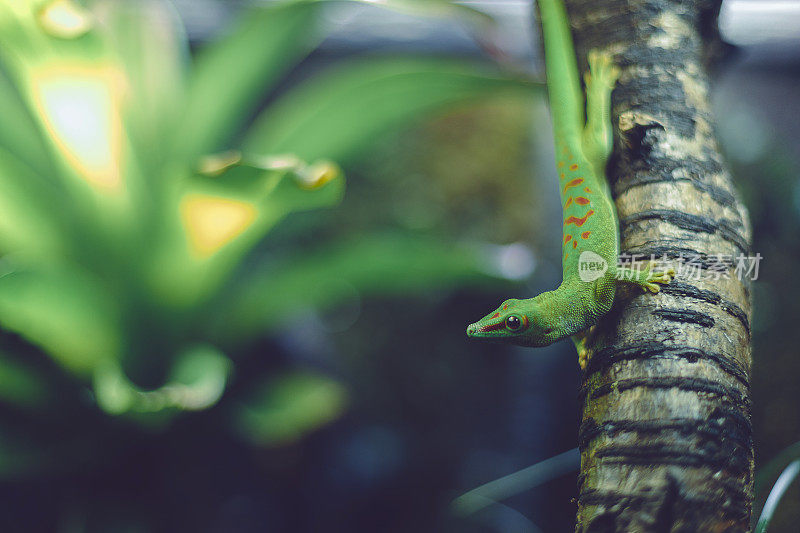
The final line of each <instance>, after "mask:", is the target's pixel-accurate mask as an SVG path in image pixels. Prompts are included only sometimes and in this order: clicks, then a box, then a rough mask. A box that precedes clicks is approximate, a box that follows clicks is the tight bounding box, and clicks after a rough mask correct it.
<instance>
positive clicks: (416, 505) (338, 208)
mask: <svg viewBox="0 0 800 533" xmlns="http://www.w3.org/2000/svg"><path fill="white" fill-rule="evenodd" d="M185 4H186V3H185V2H175V3H174V4H173V3H170V2H166V1H161V0H147V1H123V0H97V1H87V2H74V1H72V0H48V1H45V0H25V1H19V2H12V3H4V4H3V5H2V6H0V117H2V119H1V120H0V251H1V252H2V254H3V255H2V260H1V261H2V262H1V263H0V264H1V265H2V270H0V327H2V331H0V529H2V531H25V532H31V531H34V532H35V531H59V532H61V531H63V532H84V531H87V532H89V531H92V532H93V531H102V532H105V531H130V532H140V531H141V532H149V531H214V532H216V531H219V532H231V531H236V532H248V531H276V532H278V531H280V532H283V531H287V532H288V531H298V532H301V531H387V532H388V531H397V532H401V531H402V532H405V531H476V532H483V531H504V532H505V531H540V530H541V531H564V530H568V529H571V528H572V522H573V515H574V508H573V504H572V503H571V501H570V499H571V498H572V497H573V496H574V491H575V481H576V480H575V470H576V469H577V459H576V458H575V456H573V455H569V454H568V455H566V456H563V457H564V458H563V460H562V459H559V461H560V462H559V464H558V466H557V467H555V468H554V469H552V471H551V472H550V473H549V474H541V473H540V474H536V475H535V476H533V477H530V476H529V477H528V478H527V480H526V481H525V482H523V483H522V484H521V485H520V487H521V488H517V489H515V490H512V491H510V493H512V495H511V496H510V497H509V498H507V499H504V500H503V502H502V503H497V504H493V505H489V506H487V507H485V508H484V509H482V510H480V511H477V512H474V513H471V514H467V515H466V516H465V515H464V514H463V513H461V514H459V513H457V512H454V511H453V508H452V507H451V502H452V500H453V499H454V498H456V497H457V496H459V495H460V494H463V493H464V492H466V491H468V490H469V489H472V488H474V487H476V486H478V485H481V484H483V483H485V482H487V481H490V480H493V479H496V478H499V477H501V476H504V475H506V474H509V473H512V472H515V471H518V470H520V469H522V468H524V467H527V466H529V465H531V464H533V463H536V462H538V461H541V460H544V459H547V458H549V457H552V456H556V455H557V454H560V453H561V452H564V451H566V450H569V449H571V448H573V447H574V446H575V433H576V425H577V422H576V421H577V409H578V405H577V392H576V391H577V387H578V384H579V376H578V372H577V366H576V365H575V360H574V359H575V357H574V351H573V349H572V348H571V346H568V345H566V344H558V345H555V346H551V347H548V348H545V349H539V350H536V352H535V353H533V352H531V351H530V350H524V349H517V348H513V347H503V346H491V345H481V344H473V343H468V342H467V341H466V337H465V335H464V327H465V325H466V324H467V323H469V322H471V321H473V320H474V319H475V318H476V317H478V316H481V315H482V314H483V313H484V312H485V310H486V308H487V306H488V307H491V306H492V305H494V304H495V303H497V302H498V301H500V300H502V299H504V298H506V297H508V296H509V295H511V294H517V295H519V296H525V295H528V294H534V293H537V292H540V291H542V290H547V289H549V288H551V287H552V286H554V285H555V284H556V283H557V282H558V280H559V277H560V263H559V259H560V254H559V249H558V243H559V240H558V239H556V238H554V237H553V236H554V235H558V234H559V229H558V228H559V222H560V205H559V203H558V195H557V191H556V190H555V188H554V187H552V184H553V183H556V181H555V180H554V179H553V171H554V168H553V165H552V161H553V157H552V147H551V142H552V141H551V132H550V127H549V122H548V121H549V118H548V113H547V108H546V104H545V99H544V93H543V91H542V90H541V84H540V83H538V82H537V81H536V80H537V79H541V76H536V75H535V73H534V74H531V73H529V67H528V65H529V64H533V63H534V62H535V61H534V60H533V52H532V50H533V49H534V48H533V47H532V46H531V45H530V43H527V44H526V45H525V46H524V47H523V49H524V50H525V52H523V55H521V56H520V55H519V53H517V54H516V55H515V54H514V53H511V52H509V51H512V52H513V49H514V46H513V45H511V44H509V43H508V42H506V40H504V35H503V30H504V28H507V26H501V25H500V24H499V23H498V20H497V19H495V20H493V19H492V18H490V17H488V16H487V15H485V14H484V13H483V12H482V11H478V10H475V9H472V8H470V7H465V6H464V5H462V4H451V3H449V2H444V1H441V2H440V1H424V0H391V1H386V2H381V4H382V6H381V7H367V6H359V2H355V1H351V2H324V1H294V2H285V3H267V4H258V5H254V6H242V5H240V3H225V2H218V3H215V4H213V5H214V6H215V9H216V11H213V13H215V14H218V15H219V16H216V15H215V16H212V17H210V19H211V22H209V17H206V18H205V19H203V21H204V22H203V23H198V22H197V21H194V22H192V18H191V17H192V16H193V14H194V16H197V15H196V13H198V12H201V11H202V9H201V7H205V8H208V5H209V2H198V3H197V4H194V5H193V6H186V5H185ZM174 6H178V7H181V8H182V11H181V15H183V17H181V16H179V14H178V12H176V11H175V10H174ZM489 11H491V10H489ZM364 13H366V14H367V15H366V16H367V17H368V20H371V21H372V22H376V21H377V23H375V24H374V26H376V27H377V30H375V31H376V32H378V33H380V32H384V33H387V34H388V33H391V32H392V31H395V34H397V33H398V32H397V30H396V29H394V30H393V26H392V24H393V22H392V21H395V22H396V21H401V22H402V21H404V20H405V22H404V24H405V26H402V27H404V28H406V29H408V28H412V29H415V30H416V31H410V32H409V35H404V36H403V38H402V39H398V38H396V37H397V36H396V35H395V36H394V37H395V38H392V39H388V40H386V41H380V42H378V43H377V44H376V41H374V40H373V41H369V38H370V37H369V36H366V37H365V36H363V35H362V36H361V37H363V38H364V39H366V40H359V35H358V32H357V31H354V30H353V29H352V28H353V27H358V26H357V24H358V20H360V19H359V18H358V17H361V16H364V15H363V14H364ZM526 16H527V15H526ZM187 17H188V18H187ZM370 17H371V18H370ZM393 17H394V18H393ZM397 17H400V18H397ZM403 17H405V18H403ZM518 18H519V17H518ZM527 20H528V19H527V18H526V19H525V20H522V21H519V20H518V21H517V22H519V23H524V24H527ZM342 21H345V24H344V27H345V28H347V27H349V28H351V29H350V32H351V33H352V34H353V35H350V34H348V33H347V31H345V32H344V35H343V34H342V30H341V27H342V25H343V24H342ZM354 21H355V26H354V25H353V24H354ZM409 21H410V22H409ZM431 21H435V22H431ZM184 22H186V23H187V24H188V25H189V28H190V31H189V32H188V33H187V31H186V29H185V27H184ZM347 23H349V24H350V26H348V25H347ZM371 24H372V23H371ZM429 24H438V26H432V28H434V30H432V32H429V33H428V34H426V33H425V31H424V29H425V28H428V26H427V25H429ZM504 24H506V23H504ZM192 25H194V29H192V28H193V26H192ZM197 28H200V30H198V29H197ZM336 28H339V30H338V31H339V33H338V34H337V33H336V32H337V29H336ZM441 28H445V30H441ZM454 28H455V29H454ZM201 30H202V31H201ZM448 32H449V33H448ZM453 33H456V34H458V35H460V39H461V41H459V42H460V43H462V44H460V45H459V46H455V47H454V46H452V39H451V36H452V34H453ZM431 35H436V36H437V37H432V36H431ZM448 36H450V37H448ZM373 37H374V36H373ZM448 39H450V40H449V41H448ZM448 43H450V44H448ZM465 43H466V44H465ZM525 54H530V55H525ZM744 57H745V60H744V61H742V59H741V56H740V58H739V60H738V61H734V62H732V63H731V66H729V67H728V68H727V69H725V70H723V71H722V72H721V73H720V74H719V75H718V76H717V86H716V88H715V108H716V110H717V115H718V117H719V121H720V124H719V126H720V139H721V141H722V143H723V147H724V149H725V151H726V152H727V153H728V154H729V160H730V162H731V164H732V166H733V169H734V172H735V175H736V178H737V182H738V184H739V187H740V189H741V190H742V192H743V195H744V197H745V201H746V204H747V205H748V206H749V207H750V209H751V215H752V218H753V225H754V232H755V236H756V241H755V250H756V251H759V252H761V253H762V255H763V256H764V257H765V259H764V262H763V264H762V270H761V278H760V279H759V281H758V282H757V283H756V284H755V285H754V287H753V291H754V298H755V304H756V311H755V317H754V323H753V331H754V339H753V341H754V360H755V364H754V380H753V387H754V397H755V400H756V402H755V405H756V407H755V411H754V417H753V418H754V424H755V431H756V441H757V453H758V456H757V457H758V462H759V463H758V464H759V465H762V464H766V463H767V461H768V460H769V459H772V458H775V457H778V456H779V455H780V453H781V451H782V450H786V448H787V446H789V445H791V444H792V443H793V442H796V441H798V440H800V429H799V428H798V424H800V418H798V416H797V415H798V414H797V413H796V412H795V411H796V406H797V405H800V402H798V400H800V398H798V391H797V387H796V383H795V381H796V380H795V379H793V376H797V375H798V373H800V368H798V367H800V358H797V357H794V356H795V353H796V350H795V348H794V346H795V345H796V344H797V343H794V342H792V339H791V337H792V331H794V329H793V328H792V320H793V319H794V318H798V314H797V312H796V307H797V306H796V305H795V300H796V298H798V297H800V294H798V291H797V290H795V289H793V288H792V287H793V285H791V283H790V282H789V280H791V279H792V273H791V269H792V268H793V264H794V261H795V259H797V258H798V250H797V245H798V241H797V239H796V238H794V233H795V232H794V229H793V228H795V227H797V224H798V222H800V220H798V218H800V188H798V180H797V169H798V161H800V142H799V141H798V140H799V139H800V132H798V131H797V125H796V124H795V123H794V122H792V121H786V120H785V117H786V116H792V115H791V114H789V113H786V112H785V111H783V110H784V109H786V108H787V106H791V107H792V108H793V109H795V108H796V107H797V106H798V105H800V100H798V98H797V95H796V94H795V91H793V90H792V89H791V87H794V86H795V84H796V81H797V74H798V70H797V66H798V64H797V57H796V56H795V57H794V59H793V61H794V62H793V63H792V62H791V61H792V60H789V61H788V64H787V62H786V61H784V62H782V63H778V64H765V62H764V61H763V59H761V58H759V56H757V55H756V56H755V58H753V57H750V58H749V59H747V56H746V55H745V56H744ZM782 88H783V89H782ZM776 110H781V111H776ZM794 116H796V114H794ZM345 176H346V181H347V186H346V191H345V184H344V182H345ZM551 189H552V190H551ZM786 191H792V193H791V194H787V193H786ZM778 213H780V214H781V215H780V216H776V215H777V214H778ZM787 221H788V222H787ZM778 365H780V366H781V369H780V371H777V370H776V368H777V367H778ZM795 453H796V452H795ZM791 458H793V456H792V455H791V453H789V454H788V455H787V454H784V456H783V457H782V459H779V462H778V463H773V464H772V466H773V467H774V468H773V470H774V469H775V468H777V469H778V470H777V472H772V471H770V470H769V469H767V470H765V471H763V472H764V475H763V478H764V481H763V484H762V485H763V486H762V487H760V488H761V491H760V493H759V498H760V501H763V499H764V497H765V496H766V494H765V492H764V490H768V489H769V486H770V485H771V484H772V482H773V481H774V479H775V478H776V477H777V473H779V471H780V468H782V466H777V465H784V466H785V464H786V463H788V462H789V461H790V460H791ZM533 485H536V486H535V487H534V488H531V489H528V490H522V488H524V487H526V486H533ZM764 487H766V488H765V489H764ZM798 497H800V495H798V491H797V490H796V489H794V492H790V493H789V495H788V496H787V498H788V499H789V500H792V499H793V500H794V502H797V498H798ZM797 509H798V506H797V505H786V504H785V505H783V506H782V508H781V509H780V510H779V512H778V514H777V515H776V518H775V521H774V523H773V526H772V527H771V529H770V530H771V531H791V530H792V529H791V527H790V525H791V524H796V522H797V520H798V519H800V517H798V516H796V515H797Z"/></svg>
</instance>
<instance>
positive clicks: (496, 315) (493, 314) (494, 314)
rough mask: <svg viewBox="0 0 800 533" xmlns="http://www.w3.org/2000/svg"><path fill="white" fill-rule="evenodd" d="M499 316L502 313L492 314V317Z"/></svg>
mask: <svg viewBox="0 0 800 533" xmlns="http://www.w3.org/2000/svg"><path fill="white" fill-rule="evenodd" d="M499 316H500V313H495V314H493V315H492V316H491V318H497V317H499Z"/></svg>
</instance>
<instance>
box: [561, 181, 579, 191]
mask: <svg viewBox="0 0 800 533" xmlns="http://www.w3.org/2000/svg"><path fill="white" fill-rule="evenodd" d="M581 183H583V178H575V179H574V180H570V181H568V182H567V184H566V185H564V192H567V189H569V188H572V187H577V186H578V185H580V184H581Z"/></svg>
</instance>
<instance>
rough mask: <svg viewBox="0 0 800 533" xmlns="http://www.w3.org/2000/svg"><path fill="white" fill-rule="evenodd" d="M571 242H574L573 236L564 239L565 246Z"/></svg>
mask: <svg viewBox="0 0 800 533" xmlns="http://www.w3.org/2000/svg"><path fill="white" fill-rule="evenodd" d="M571 240H572V235H567V236H566V237H564V244H567V243H568V242H569V241H571Z"/></svg>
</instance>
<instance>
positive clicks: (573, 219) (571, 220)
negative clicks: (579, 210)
mask: <svg viewBox="0 0 800 533" xmlns="http://www.w3.org/2000/svg"><path fill="white" fill-rule="evenodd" d="M592 215H594V210H593V209H590V210H589V212H588V213H586V214H585V215H583V216H582V217H580V218H578V217H575V216H572V215H570V216H569V217H567V219H566V220H565V221H564V225H565V226H569V225H570V224H575V225H576V226H578V227H581V226H583V225H584V224H586V221H587V220H589V217H590V216H592Z"/></svg>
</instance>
